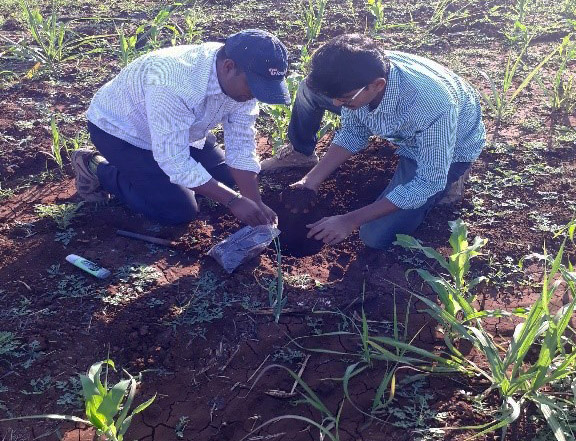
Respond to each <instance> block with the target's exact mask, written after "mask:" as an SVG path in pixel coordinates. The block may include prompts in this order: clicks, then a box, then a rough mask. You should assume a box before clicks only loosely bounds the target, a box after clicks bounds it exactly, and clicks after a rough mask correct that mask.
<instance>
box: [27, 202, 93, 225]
mask: <svg viewBox="0 0 576 441" xmlns="http://www.w3.org/2000/svg"><path fill="white" fill-rule="evenodd" d="M83 205H84V202H78V203H76V204H75V203H66V204H50V205H42V204H36V205H34V209H35V211H36V214H37V215H38V216H39V217H49V218H50V219H52V220H53V221H54V222H55V223H56V226H57V227H58V228H59V229H60V230H66V229H67V228H68V227H69V226H70V224H71V223H72V220H73V219H75V218H77V217H79V216H82V215H83V214H82V213H81V212H80V209H81V208H82V206H83Z"/></svg>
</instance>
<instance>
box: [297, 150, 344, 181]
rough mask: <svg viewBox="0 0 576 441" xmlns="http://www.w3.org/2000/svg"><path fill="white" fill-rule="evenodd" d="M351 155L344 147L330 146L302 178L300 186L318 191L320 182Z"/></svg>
mask: <svg viewBox="0 0 576 441" xmlns="http://www.w3.org/2000/svg"><path fill="white" fill-rule="evenodd" d="M352 155H353V153H352V152H350V151H349V150H346V149H345V148H344V147H340V146H339V145H336V144H331V145H330V147H329V148H328V151H327V152H326V154H325V155H324V156H323V157H322V159H321V160H320V162H319V163H318V164H317V165H316V166H315V167H314V168H313V169H312V170H310V171H309V172H308V173H307V174H306V176H304V177H303V178H302V180H301V182H302V184H304V186H305V187H307V188H311V189H312V190H314V191H318V188H319V187H320V185H321V184H322V182H324V181H325V180H326V179H327V178H328V176H330V175H331V174H332V172H333V171H334V170H336V169H337V168H338V167H340V165H342V164H343V163H344V162H346V160H347V159H348V158H350V157H351V156H352Z"/></svg>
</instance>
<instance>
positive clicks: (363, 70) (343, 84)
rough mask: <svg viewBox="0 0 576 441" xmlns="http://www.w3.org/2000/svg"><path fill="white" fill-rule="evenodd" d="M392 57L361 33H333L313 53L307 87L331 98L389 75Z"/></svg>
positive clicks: (338, 96)
mask: <svg viewBox="0 0 576 441" xmlns="http://www.w3.org/2000/svg"><path fill="white" fill-rule="evenodd" d="M389 71H390V61H389V60H388V57H386V55H385V54H384V52H383V50H382V49H381V48H380V46H379V45H378V44H377V43H376V42H375V41H374V40H372V39H371V38H369V37H367V36H366V35H361V34H344V35H340V36H338V37H334V38H333V39H332V40H330V41H329V42H327V43H326V44H324V45H323V46H322V47H320V48H319V49H318V50H317V51H316V52H315V53H314V55H313V57H312V63H311V68H310V74H309V75H308V78H307V80H306V83H307V85H308V87H310V88H311V89H312V90H314V91H315V92H318V93H321V94H322V95H326V96H328V97H329V98H340V97H342V96H344V95H345V94H347V93H349V92H351V91H353V90H355V89H360V88H361V87H364V86H367V85H368V84H370V83H371V82H372V81H374V80H375V79H376V78H388V72H389Z"/></svg>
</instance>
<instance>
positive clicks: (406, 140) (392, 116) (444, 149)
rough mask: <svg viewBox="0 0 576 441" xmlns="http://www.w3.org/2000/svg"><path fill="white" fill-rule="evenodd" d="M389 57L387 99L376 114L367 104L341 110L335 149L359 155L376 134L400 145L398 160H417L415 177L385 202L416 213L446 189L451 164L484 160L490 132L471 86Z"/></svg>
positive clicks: (419, 63) (408, 59)
mask: <svg viewBox="0 0 576 441" xmlns="http://www.w3.org/2000/svg"><path fill="white" fill-rule="evenodd" d="M385 53H386V55H387V56H388V58H389V59H390V74H389V77H388V84H387V86H386V91H385V93H384V98H383V99H382V101H381V102H380V104H379V106H378V107H377V108H376V109H374V110H372V111H370V109H369V108H368V105H366V106H363V107H361V108H359V109H357V110H350V109H347V108H343V109H342V126H341V129H340V130H339V132H338V133H337V134H336V136H335V138H334V140H333V144H336V145H339V146H341V147H343V148H345V149H347V150H349V151H351V152H353V153H357V152H360V151H361V150H363V149H365V148H366V147H367V145H368V140H369V138H370V137H371V136H373V135H377V136H379V137H382V138H385V139H388V140H389V141H391V142H393V143H394V144H395V145H396V146H398V149H397V150H396V153H397V154H398V155H401V156H405V157H407V158H410V159H413V160H414V161H416V163H417V166H418V167H417V171H416V176H415V177H414V178H413V179H412V180H411V181H409V182H408V183H406V184H404V185H399V186H397V187H395V188H393V189H392V190H391V191H390V192H389V193H388V194H387V195H386V198H387V199H388V200H389V201H390V202H392V203H393V204H394V205H396V206H397V207H399V208H401V209H414V208H418V207H420V206H422V205H424V203H425V202H426V201H427V200H428V198H430V197H431V196H433V195H435V194H436V193H438V192H439V191H442V190H443V189H444V188H445V187H446V181H447V176H448V170H449V169H450V165H451V164H452V163H454V162H472V161H474V160H475V159H476V158H477V157H478V156H479V155H480V152H481V150H482V148H483V146H484V143H485V140H486V132H485V129H484V124H483V123H482V111H481V108H480V100H479V96H478V93H477V92H476V91H475V90H474V89H473V88H472V86H471V85H470V84H469V83H468V82H466V81H465V80H464V79H462V78H461V77H459V76H457V75H456V74H455V73H453V72H451V71H450V70H448V69H447V68H445V67H443V66H441V65H439V64H438V63H436V62H434V61H431V60H428V59H425V58H422V57H419V56H416V55H411V54H406V53H403V52H397V51H386V52H385Z"/></svg>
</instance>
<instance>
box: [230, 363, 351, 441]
mask: <svg viewBox="0 0 576 441" xmlns="http://www.w3.org/2000/svg"><path fill="white" fill-rule="evenodd" d="M277 368H278V369H282V370H284V371H286V372H288V374H290V376H291V377H292V378H293V379H294V381H295V382H296V383H297V384H298V385H299V386H300V387H301V388H302V389H303V392H300V394H301V396H302V402H303V403H305V404H308V405H310V406H311V407H313V408H314V409H316V410H318V411H319V412H320V413H321V414H322V420H321V422H320V423H318V422H317V421H314V420H312V419H310V418H307V417H303V416H301V415H281V416H278V417H275V418H271V419H269V420H268V421H265V422H264V423H262V424H260V425H259V426H258V427H256V428H255V429H253V430H252V431H251V432H250V433H249V434H248V435H246V436H244V437H243V438H242V439H241V440H240V441H244V440H246V439H249V438H250V439H252V438H251V437H252V435H254V434H255V433H257V432H258V431H260V430H261V429H262V428H264V427H266V426H269V425H270V424H274V423H276V422H278V421H282V420H297V421H303V422H305V423H306V424H310V425H311V426H314V427H315V428H317V429H318V430H319V432H320V434H319V439H320V441H323V440H324V439H329V440H330V441H339V440H340V434H339V425H340V416H341V413H342V408H343V405H344V402H343V401H342V403H341V404H340V406H339V408H338V412H337V413H336V414H334V413H332V412H331V411H330V409H328V408H327V407H326V405H325V404H324V403H323V402H322V400H321V399H320V398H319V397H318V395H316V394H315V393H314V391H313V390H312V389H311V388H310V386H308V384H306V382H305V381H304V380H303V379H302V378H301V377H300V375H298V374H297V373H295V372H293V371H292V370H291V369H289V368H287V367H285V366H282V365H279V364H271V365H269V366H266V367H265V368H264V369H262V371H261V372H260V374H258V377H256V379H255V380H254V384H253V385H252V386H251V388H250V390H252V389H253V388H254V386H256V384H257V383H258V381H259V380H260V378H262V376H263V375H264V374H265V373H266V372H268V371H269V370H272V369H277Z"/></svg>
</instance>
